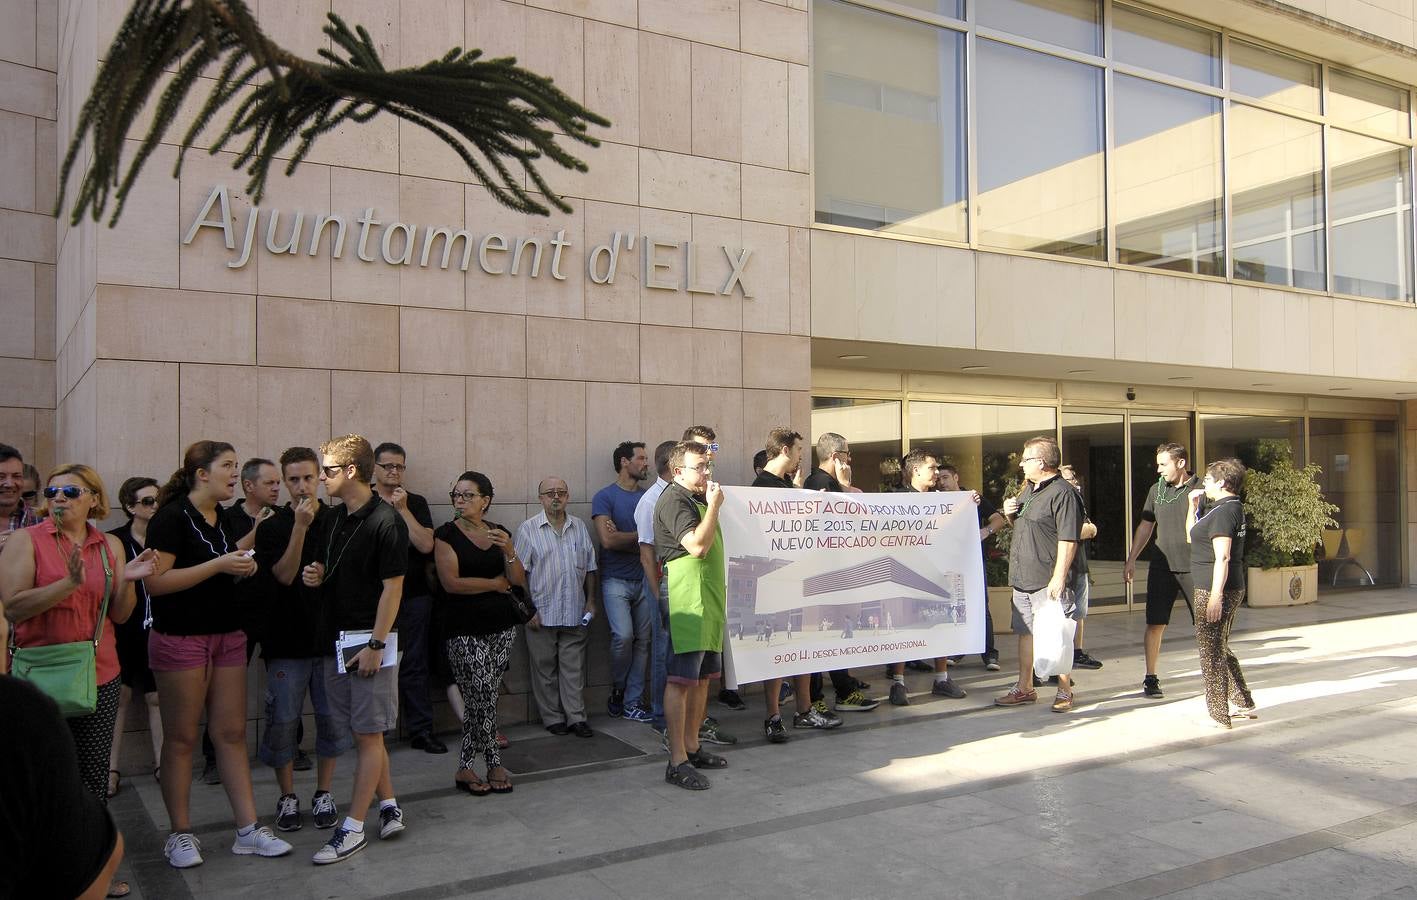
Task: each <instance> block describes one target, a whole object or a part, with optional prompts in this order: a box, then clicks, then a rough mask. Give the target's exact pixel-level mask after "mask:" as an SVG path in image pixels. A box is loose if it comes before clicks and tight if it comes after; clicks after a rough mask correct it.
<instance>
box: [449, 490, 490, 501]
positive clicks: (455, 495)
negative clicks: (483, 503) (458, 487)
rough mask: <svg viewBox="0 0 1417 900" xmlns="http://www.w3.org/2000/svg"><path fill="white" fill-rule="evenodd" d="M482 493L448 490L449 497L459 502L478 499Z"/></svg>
mask: <svg viewBox="0 0 1417 900" xmlns="http://www.w3.org/2000/svg"><path fill="white" fill-rule="evenodd" d="M481 496H482V495H481V494H477V493H473V492H472V491H448V499H449V500H451V501H453V502H454V503H457V502H458V501H459V500H476V499H477V498H478V497H481Z"/></svg>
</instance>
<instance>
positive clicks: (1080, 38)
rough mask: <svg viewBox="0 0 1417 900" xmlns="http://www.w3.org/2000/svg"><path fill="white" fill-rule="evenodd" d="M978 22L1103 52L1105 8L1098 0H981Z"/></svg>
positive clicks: (1036, 38)
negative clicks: (1102, 7)
mask: <svg viewBox="0 0 1417 900" xmlns="http://www.w3.org/2000/svg"><path fill="white" fill-rule="evenodd" d="M977 9H978V12H977V15H978V17H979V24H980V25H982V26H984V27H985V28H995V29H998V30H999V31H1007V32H1008V33H1009V34H1016V35H1019V36H1020V37H1026V38H1032V39H1033V40H1035V41H1043V42H1045V43H1049V44H1055V45H1057V46H1059V47H1066V48H1067V49H1069V50H1079V51H1081V52H1083V53H1091V54H1093V55H1096V56H1101V55H1102V10H1101V4H1099V3H1098V0H981V2H980V3H979V6H978V7H977Z"/></svg>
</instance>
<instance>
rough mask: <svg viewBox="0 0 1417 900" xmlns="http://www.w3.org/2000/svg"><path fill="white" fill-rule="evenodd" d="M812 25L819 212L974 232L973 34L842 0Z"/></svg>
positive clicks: (932, 231)
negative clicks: (968, 80)
mask: <svg viewBox="0 0 1417 900" xmlns="http://www.w3.org/2000/svg"><path fill="white" fill-rule="evenodd" d="M813 34H814V36H815V51H816V54H815V59H814V61H813V67H812V71H813V77H814V79H815V83H816V92H817V98H818V99H817V104H816V115H815V123H814V128H815V135H816V141H815V146H816V200H817V212H816V219H817V221H818V222H823V223H827V224H833V225H846V226H851V227H856V228H872V229H879V230H882V231H887V232H891V233H895V234H905V235H914V236H918V237H930V238H941V239H946V240H957V241H963V240H965V239H966V238H967V236H968V230H967V227H966V220H965V197H966V193H967V190H966V183H965V168H964V166H965V152H964V35H962V34H960V33H959V32H955V31H950V30H948V29H943V28H937V27H935V26H933V25H926V24H924V23H921V22H915V21H911V20H909V19H903V18H900V17H898V16H890V15H885V14H883V13H878V12H874V11H871V10H866V9H862V8H860V7H855V6H849V5H847V4H844V3H837V2H822V3H818V4H817V5H816V7H815V15H814V17H813Z"/></svg>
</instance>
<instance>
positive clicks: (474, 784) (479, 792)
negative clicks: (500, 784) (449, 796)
mask: <svg viewBox="0 0 1417 900" xmlns="http://www.w3.org/2000/svg"><path fill="white" fill-rule="evenodd" d="M469 774H470V775H471V776H472V777H470V778H468V779H466V780H464V779H462V778H458V777H457V776H456V775H455V776H453V787H455V788H457V789H458V790H460V791H466V792H467V793H469V794H471V795H472V796H474V797H486V796H487V795H488V794H490V793H492V785H490V784H488V783H487V782H485V781H483V780H482V779H481V778H479V777H478V775H477V773H476V772H472V771H469Z"/></svg>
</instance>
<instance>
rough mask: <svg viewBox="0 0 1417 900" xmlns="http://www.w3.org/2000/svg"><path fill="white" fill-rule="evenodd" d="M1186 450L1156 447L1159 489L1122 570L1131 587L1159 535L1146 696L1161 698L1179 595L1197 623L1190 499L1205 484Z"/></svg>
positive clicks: (1150, 576) (1151, 579)
mask: <svg viewBox="0 0 1417 900" xmlns="http://www.w3.org/2000/svg"><path fill="white" fill-rule="evenodd" d="M1187 463H1188V459H1187V456H1186V448H1185V447H1182V446H1181V445H1180V444H1173V443H1167V444H1162V445H1161V446H1159V447H1157V448H1156V474H1157V476H1158V478H1157V479H1156V484H1153V485H1152V486H1151V490H1149V491H1147V493H1146V503H1145V505H1143V506H1142V509H1141V521H1140V522H1138V523H1137V530H1136V533H1135V534H1134V535H1132V548H1131V550H1129V551H1128V552H1127V564H1126V567H1125V568H1124V569H1123V570H1122V571H1123V576H1124V577H1125V578H1126V579H1127V583H1128V584H1131V583H1132V576H1133V575H1135V574H1136V567H1137V557H1138V556H1140V555H1141V552H1142V551H1143V550H1145V549H1146V544H1147V541H1149V540H1151V535H1152V532H1155V533H1156V552H1155V553H1154V554H1152V557H1151V565H1150V567H1149V568H1148V569H1147V573H1146V638H1145V645H1146V679H1145V680H1144V681H1142V693H1143V694H1145V695H1146V696H1148V697H1161V696H1162V693H1161V679H1159V678H1157V677H1156V664H1157V660H1158V659H1159V658H1160V656H1161V636H1162V635H1163V634H1165V633H1166V626H1167V625H1169V624H1171V610H1172V608H1173V607H1175V605H1176V595H1177V594H1180V595H1181V597H1182V598H1183V599H1184V600H1185V601H1186V609H1187V610H1188V611H1190V613H1191V623H1192V624H1195V621H1196V615H1195V610H1193V609H1191V597H1192V596H1194V594H1195V585H1194V584H1193V583H1192V581H1191V545H1190V544H1188V543H1186V507H1187V505H1188V503H1187V501H1186V497H1187V496H1188V495H1189V494H1190V493H1191V491H1194V490H1199V489H1200V486H1201V480H1200V479H1199V478H1197V477H1196V476H1194V475H1191V474H1190V473H1188V472H1187V471H1186V465H1187Z"/></svg>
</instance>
